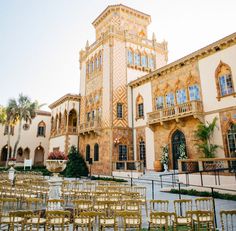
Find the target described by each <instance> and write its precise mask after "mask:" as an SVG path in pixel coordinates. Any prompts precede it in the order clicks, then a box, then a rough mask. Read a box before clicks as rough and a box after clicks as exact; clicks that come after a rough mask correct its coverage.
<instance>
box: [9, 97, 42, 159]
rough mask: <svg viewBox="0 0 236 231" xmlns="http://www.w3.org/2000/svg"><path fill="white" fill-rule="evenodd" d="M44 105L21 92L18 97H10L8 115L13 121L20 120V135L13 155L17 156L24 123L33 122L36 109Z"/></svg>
mask: <svg viewBox="0 0 236 231" xmlns="http://www.w3.org/2000/svg"><path fill="white" fill-rule="evenodd" d="M41 106H42V105H39V104H38V102H37V101H34V102H31V100H30V98H29V97H28V96H25V95H23V94H20V95H19V97H18V99H17V100H16V99H10V100H9V102H8V105H7V115H8V116H9V118H11V121H12V122H13V123H18V122H19V127H18V136H17V140H16V143H15V145H14V149H13V157H16V150H17V146H18V144H19V142H20V138H21V129H22V123H23V122H26V123H28V124H31V122H32V119H34V118H35V116H36V110H38V109H39V108H40V107H41Z"/></svg>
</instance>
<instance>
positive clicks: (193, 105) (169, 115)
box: [147, 101, 203, 124]
mask: <svg viewBox="0 0 236 231" xmlns="http://www.w3.org/2000/svg"><path fill="white" fill-rule="evenodd" d="M202 112H203V107H202V102H201V101H191V102H187V103H183V104H180V105H175V106H172V107H167V108H163V109H159V110H157V111H154V112H150V113H148V114H147V115H148V124H156V123H162V122H164V121H168V120H172V119H179V118H183V117H186V116H195V115H200V114H202Z"/></svg>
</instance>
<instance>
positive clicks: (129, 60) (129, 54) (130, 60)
mask: <svg viewBox="0 0 236 231" xmlns="http://www.w3.org/2000/svg"><path fill="white" fill-rule="evenodd" d="M128 64H133V52H132V51H131V50H128Z"/></svg>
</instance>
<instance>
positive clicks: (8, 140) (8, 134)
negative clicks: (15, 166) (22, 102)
mask: <svg viewBox="0 0 236 231" xmlns="http://www.w3.org/2000/svg"><path fill="white" fill-rule="evenodd" d="M7 126H8V129H7V159H6V165H5V167H6V168H7V163H8V159H9V157H10V138H11V134H10V131H11V128H10V125H9V124H8V125H7Z"/></svg>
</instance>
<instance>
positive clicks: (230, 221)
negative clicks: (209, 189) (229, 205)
mask: <svg viewBox="0 0 236 231" xmlns="http://www.w3.org/2000/svg"><path fill="white" fill-rule="evenodd" d="M220 221H221V226H222V231H234V230H236V210H222V211H220Z"/></svg>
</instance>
